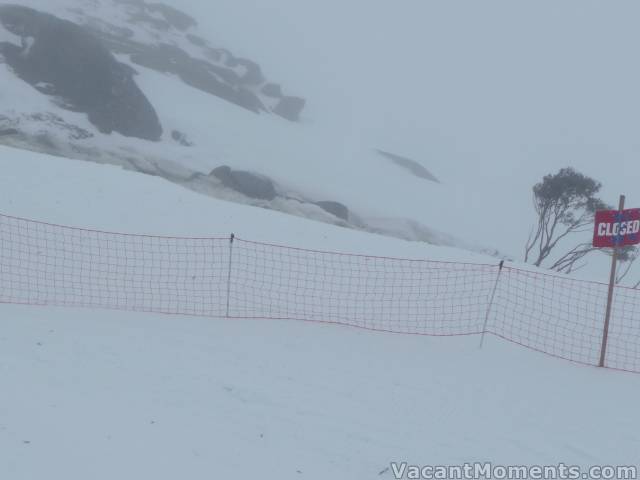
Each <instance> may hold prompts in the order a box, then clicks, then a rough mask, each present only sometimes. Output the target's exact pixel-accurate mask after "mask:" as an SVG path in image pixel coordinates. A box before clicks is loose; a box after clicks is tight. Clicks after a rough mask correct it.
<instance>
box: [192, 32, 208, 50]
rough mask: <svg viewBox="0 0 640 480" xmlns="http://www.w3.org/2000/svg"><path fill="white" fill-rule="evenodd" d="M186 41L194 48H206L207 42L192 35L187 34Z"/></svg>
mask: <svg viewBox="0 0 640 480" xmlns="http://www.w3.org/2000/svg"><path fill="white" fill-rule="evenodd" d="M187 40H189V41H190V42H191V43H193V44H194V45H195V46H196V47H206V46H207V41H206V40H205V39H204V38H202V37H199V36H197V35H194V34H192V33H189V34H188V35H187Z"/></svg>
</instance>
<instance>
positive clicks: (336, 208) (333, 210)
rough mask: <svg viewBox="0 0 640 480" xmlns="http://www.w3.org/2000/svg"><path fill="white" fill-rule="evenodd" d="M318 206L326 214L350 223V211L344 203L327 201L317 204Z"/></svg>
mask: <svg viewBox="0 0 640 480" xmlns="http://www.w3.org/2000/svg"><path fill="white" fill-rule="evenodd" d="M316 205H317V206H319V207H320V208H322V209H323V210H324V211H325V212H329V213H330V214H331V215H334V216H336V217H338V218H340V219H342V220H344V221H345V222H348V221H349V209H348V208H347V207H346V206H345V205H343V204H342V203H339V202H333V201H329V200H327V201H322V202H316Z"/></svg>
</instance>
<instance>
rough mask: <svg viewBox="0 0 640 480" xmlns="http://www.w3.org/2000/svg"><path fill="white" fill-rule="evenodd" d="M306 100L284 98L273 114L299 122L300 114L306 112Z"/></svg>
mask: <svg viewBox="0 0 640 480" xmlns="http://www.w3.org/2000/svg"><path fill="white" fill-rule="evenodd" d="M305 105H306V100H305V99H304V98H300V97H283V98H282V100H280V102H279V103H278V105H276V108H274V109H273V112H274V113H275V114H277V115H280V116H281V117H283V118H286V119H287V120H291V121H292V122H297V121H298V120H300V113H302V110H304V107H305Z"/></svg>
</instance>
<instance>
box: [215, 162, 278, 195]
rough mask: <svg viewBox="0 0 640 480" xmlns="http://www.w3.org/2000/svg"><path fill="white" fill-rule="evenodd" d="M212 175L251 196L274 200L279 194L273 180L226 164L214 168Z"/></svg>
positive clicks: (233, 188)
mask: <svg viewBox="0 0 640 480" xmlns="http://www.w3.org/2000/svg"><path fill="white" fill-rule="evenodd" d="M210 175H211V176H214V177H216V178H217V179H218V180H220V181H221V182H222V184H223V185H224V186H225V187H227V188H231V189H232V190H235V191H237V192H240V193H242V194H243V195H246V196H247V197H250V198H256V199H260V200H273V199H274V198H276V196H277V193H276V189H275V187H274V185H273V182H272V181H271V180H270V179H269V178H267V177H265V176H263V175H258V174H256V173H252V172H246V171H242V170H232V169H231V168H230V167H228V166H226V165H224V166H222V167H218V168H216V169H214V170H213V171H212V172H211V173H210Z"/></svg>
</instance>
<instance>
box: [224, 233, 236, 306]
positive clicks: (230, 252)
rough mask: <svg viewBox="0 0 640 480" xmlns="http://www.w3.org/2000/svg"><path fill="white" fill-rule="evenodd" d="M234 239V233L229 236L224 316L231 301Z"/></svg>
mask: <svg viewBox="0 0 640 480" xmlns="http://www.w3.org/2000/svg"><path fill="white" fill-rule="evenodd" d="M235 239H236V236H235V234H233V233H232V234H231V236H230V237H229V267H228V270H227V310H226V315H225V316H226V318H229V304H230V301H231V269H232V267H233V241H234V240H235Z"/></svg>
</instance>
